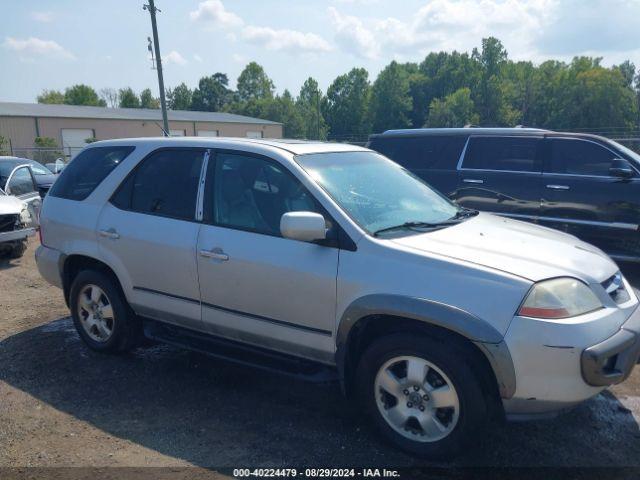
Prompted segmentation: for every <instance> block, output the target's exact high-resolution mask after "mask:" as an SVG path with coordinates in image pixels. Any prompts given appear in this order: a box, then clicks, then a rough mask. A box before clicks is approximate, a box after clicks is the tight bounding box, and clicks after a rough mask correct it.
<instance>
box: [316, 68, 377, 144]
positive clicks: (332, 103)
mask: <svg viewBox="0 0 640 480" xmlns="http://www.w3.org/2000/svg"><path fill="white" fill-rule="evenodd" d="M370 97H371V84H370V83H369V74H368V73H367V71H366V70H365V69H364V68H354V69H352V70H351V71H350V72H349V73H346V74H344V75H340V76H338V77H337V78H336V79H335V80H334V81H333V83H331V85H330V86H329V88H328V89H327V98H326V101H325V102H324V111H325V115H326V117H327V123H328V125H329V129H330V132H331V135H332V136H333V137H335V138H337V139H341V138H349V136H352V135H353V136H354V137H357V136H362V135H363V134H368V133H369V132H370V131H371V123H370V118H369V101H370Z"/></svg>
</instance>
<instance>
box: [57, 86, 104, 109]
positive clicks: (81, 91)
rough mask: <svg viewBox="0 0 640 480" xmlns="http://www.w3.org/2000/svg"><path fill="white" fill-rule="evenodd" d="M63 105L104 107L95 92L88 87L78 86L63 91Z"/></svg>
mask: <svg viewBox="0 0 640 480" xmlns="http://www.w3.org/2000/svg"><path fill="white" fill-rule="evenodd" d="M64 103H66V104H67V105H90V106H97V107H106V106H107V104H106V102H105V101H104V100H102V99H101V98H100V97H98V94H97V93H96V91H95V90H94V89H93V88H92V87H90V86H89V85H84V84H78V85H73V86H72V87H68V88H66V89H65V91H64Z"/></svg>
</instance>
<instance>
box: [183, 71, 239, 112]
mask: <svg viewBox="0 0 640 480" xmlns="http://www.w3.org/2000/svg"><path fill="white" fill-rule="evenodd" d="M183 85H184V84H183ZM228 85H229V78H228V77H227V75H226V74H224V73H219V72H218V73H214V74H213V75H211V76H209V77H202V78H201V79H200V81H199V82H198V88H196V89H195V90H194V91H193V95H192V96H191V106H190V109H191V110H199V111H203V112H218V111H221V110H223V109H224V107H225V106H226V105H227V104H228V103H229V102H230V100H231V91H230V90H229V88H228ZM183 93H186V92H183Z"/></svg>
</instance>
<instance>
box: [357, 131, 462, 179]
mask: <svg viewBox="0 0 640 480" xmlns="http://www.w3.org/2000/svg"><path fill="white" fill-rule="evenodd" d="M466 141H467V137H464V136H457V135H456V136H453V135H450V136H442V137H436V136H425V137H378V138H374V139H372V140H371V145H370V148H371V149H373V150H376V151H378V152H380V153H382V154H383V155H384V156H386V157H389V158H390V159H391V160H393V161H394V162H396V163H399V164H400V165H402V166H403V167H405V168H407V169H409V170H420V169H432V170H437V169H444V170H455V168H456V166H457V164H458V160H459V159H460V154H461V153H462V149H463V148H464V144H465V142H466Z"/></svg>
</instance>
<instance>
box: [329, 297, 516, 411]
mask: <svg viewBox="0 0 640 480" xmlns="http://www.w3.org/2000/svg"><path fill="white" fill-rule="evenodd" d="M399 332H415V333H416V334H424V335H429V336H433V337H436V338H440V339H447V340H451V341H454V342H456V343H457V344H459V345H464V346H466V347H469V351H470V352H472V353H471V354H472V355H473V356H474V359H475V360H477V361H478V367H479V373H480V374H481V375H482V376H483V380H484V381H485V382H487V383H488V384H489V385H488V390H489V391H488V392H487V393H489V394H491V395H496V396H497V397H498V399H499V398H500V397H502V398H510V397H511V396H513V394H514V393H515V385H516V379H515V369H514V366H513V361H512V359H511V355H510V353H509V349H508V348H507V346H506V344H505V342H504V339H503V336H502V334H500V332H498V331H497V330H496V329H495V328H494V327H492V326H491V325H490V324H489V323H487V322H486V321H484V320H482V319H480V318H478V317H477V316H475V315H473V314H470V313H469V312H466V311H464V310H461V309H459V308H457V307H454V306H451V305H447V304H444V303H440V302H435V301H432V300H427V299H422V298H415V297H404V296H398V295H386V294H381V295H367V296H364V297H361V298H359V299H357V300H355V301H354V302H352V303H351V304H350V305H349V307H348V308H347V309H346V310H345V311H344V313H343V315H342V317H341V319H340V323H339V326H338V331H337V336H336V365H337V368H338V372H339V374H340V379H341V383H342V386H343V389H344V390H345V393H347V394H350V393H351V392H350V389H351V386H352V385H353V374H354V371H355V366H356V363H357V359H358V358H359V356H360V355H361V354H362V353H363V352H364V350H365V349H366V347H367V346H368V345H369V344H370V343H371V342H373V341H374V340H375V339H376V338H379V337H380V336H381V335H386V334H389V333H399Z"/></svg>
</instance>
